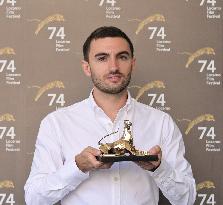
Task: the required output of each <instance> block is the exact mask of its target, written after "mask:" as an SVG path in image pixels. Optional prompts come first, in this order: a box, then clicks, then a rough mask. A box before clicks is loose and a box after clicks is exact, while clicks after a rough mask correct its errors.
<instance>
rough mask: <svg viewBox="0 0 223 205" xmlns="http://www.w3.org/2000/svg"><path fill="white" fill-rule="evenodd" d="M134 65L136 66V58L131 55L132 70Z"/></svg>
mask: <svg viewBox="0 0 223 205" xmlns="http://www.w3.org/2000/svg"><path fill="white" fill-rule="evenodd" d="M135 67H136V58H135V57H133V58H132V70H133V71H134V70H135Z"/></svg>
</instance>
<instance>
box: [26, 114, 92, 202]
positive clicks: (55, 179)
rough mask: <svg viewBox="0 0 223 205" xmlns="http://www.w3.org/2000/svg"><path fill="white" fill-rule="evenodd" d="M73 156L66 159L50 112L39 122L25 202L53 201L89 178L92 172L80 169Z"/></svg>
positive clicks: (56, 200)
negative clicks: (86, 172)
mask: <svg viewBox="0 0 223 205" xmlns="http://www.w3.org/2000/svg"><path fill="white" fill-rule="evenodd" d="M74 157H75V156H74ZM74 157H73V159H70V160H67V161H65V160H64V159H63V154H62V151H61V143H60V139H59V137H58V136H57V135H56V132H55V128H54V127H53V124H52V120H51V119H50V117H49V116H47V117H46V118H45V119H44V120H43V121H42V122H41V125H40V129H39V133H38V136H37V141H36V148H35V153H34V158H33V162H32V167H31V172H30V175H29V178H28V180H27V182H26V184H25V187H24V189H25V201H26V204H27V205H40V204H41V205H50V204H54V203H56V202H58V201H60V200H61V199H62V198H63V197H64V196H65V195H67V194H68V193H69V192H71V191H73V190H75V188H76V187H77V186H78V185H79V184H80V183H81V182H82V181H84V180H85V179H87V178H88V176H89V175H88V174H85V173H83V172H82V171H80V170H79V169H78V167H77V165H76V163H75V161H74Z"/></svg>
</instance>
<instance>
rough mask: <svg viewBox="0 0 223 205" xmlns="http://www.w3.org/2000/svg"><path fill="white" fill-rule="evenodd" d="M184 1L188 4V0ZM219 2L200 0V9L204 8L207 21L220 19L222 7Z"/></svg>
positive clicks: (216, 0)
mask: <svg viewBox="0 0 223 205" xmlns="http://www.w3.org/2000/svg"><path fill="white" fill-rule="evenodd" d="M186 1H187V2H189V1H188V0H186ZM190 2H191V1H190ZM219 2H220V1H218V0H200V7H203V8H206V17H207V19H211V20H213V19H220V18H221V10H222V7H221V6H220V3H219Z"/></svg>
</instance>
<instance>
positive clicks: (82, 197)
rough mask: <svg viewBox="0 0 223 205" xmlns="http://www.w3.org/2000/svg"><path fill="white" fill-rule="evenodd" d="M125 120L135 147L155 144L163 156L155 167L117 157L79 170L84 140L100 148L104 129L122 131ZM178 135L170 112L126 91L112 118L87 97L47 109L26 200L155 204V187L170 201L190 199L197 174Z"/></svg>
mask: <svg viewBox="0 0 223 205" xmlns="http://www.w3.org/2000/svg"><path fill="white" fill-rule="evenodd" d="M124 120H130V121H131V122H132V133H133V140H134V142H133V143H134V145H135V147H136V149H139V150H144V151H148V150H149V149H150V148H151V147H153V146H155V145H159V146H160V147H161V149H162V161H161V164H160V166H159V167H158V168H157V169H156V170H155V172H151V171H146V170H144V169H142V168H141V167H139V166H138V165H136V164H135V163H134V162H116V163H114V164H113V166H112V167H111V168H110V169H101V170H95V171H90V172H88V173H83V172H82V171H80V170H79V169H78V167H77V165H76V163H75V155H77V154H79V153H80V152H81V151H82V150H83V149H84V148H86V147H87V146H92V147H95V148H98V141H99V140H100V139H101V138H102V137H103V136H105V135H107V134H109V133H112V132H114V131H117V130H119V133H118V134H114V135H111V136H109V137H107V138H106V139H105V140H104V141H105V142H112V141H114V140H117V139H119V138H120V137H121V135H122V132H123V126H124ZM184 153H185V148H184V143H183V139H182V135H181V133H180V131H179V129H178V128H177V126H176V124H175V123H174V122H173V120H172V119H171V117H170V116H169V115H168V114H166V113H164V112H161V111H159V110H156V109H154V108H152V107H149V106H147V105H144V104H141V103H139V102H137V101H135V100H134V99H133V98H131V96H130V94H128V100H127V102H126V105H125V106H124V107H123V108H121V109H120V110H119V112H118V114H117V117H116V119H115V121H114V122H112V121H111V120H110V118H109V117H108V116H107V115H106V114H105V113H104V112H103V110H102V109H101V108H100V107H98V106H97V105H96V103H95V101H94V98H93V96H92V93H91V95H90V97H89V98H88V99H86V100H84V101H82V102H79V103H76V104H74V105H72V106H69V107H66V108H63V109H60V110H57V111H55V112H53V113H51V114H49V115H48V116H47V117H46V118H44V119H43V120H42V122H41V125H40V129H39V134H38V137H37V141H36V149H35V153H34V159H33V163H32V168H31V173H30V175H29V178H28V180H27V182H26V185H25V200H26V203H27V204H28V205H50V204H54V203H56V202H58V201H60V200H61V204H62V205H92V204H95V205H105V204H106V205H146V204H148V205H157V204H158V201H159V189H160V190H161V191H162V193H163V194H164V195H165V196H166V197H167V198H168V200H169V201H170V202H171V203H172V204H174V205H192V204H193V203H194V201H195V196H196V191H195V180H194V178H193V175H192V171H191V166H190V164H189V163H188V162H187V161H186V159H185V158H184Z"/></svg>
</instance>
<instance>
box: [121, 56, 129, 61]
mask: <svg viewBox="0 0 223 205" xmlns="http://www.w3.org/2000/svg"><path fill="white" fill-rule="evenodd" d="M120 59H122V60H128V59H129V57H128V56H126V55H121V56H120Z"/></svg>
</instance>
